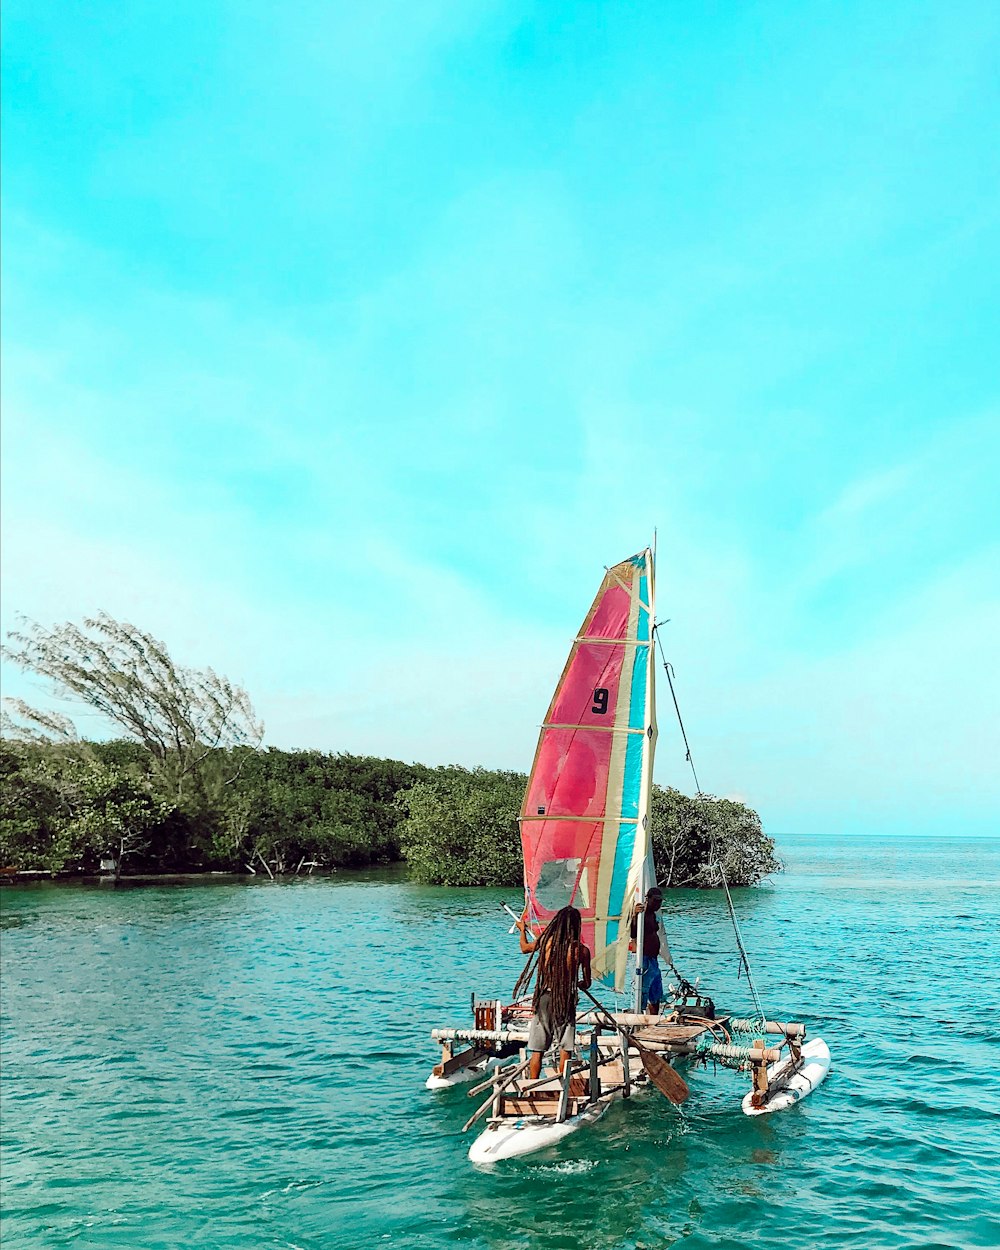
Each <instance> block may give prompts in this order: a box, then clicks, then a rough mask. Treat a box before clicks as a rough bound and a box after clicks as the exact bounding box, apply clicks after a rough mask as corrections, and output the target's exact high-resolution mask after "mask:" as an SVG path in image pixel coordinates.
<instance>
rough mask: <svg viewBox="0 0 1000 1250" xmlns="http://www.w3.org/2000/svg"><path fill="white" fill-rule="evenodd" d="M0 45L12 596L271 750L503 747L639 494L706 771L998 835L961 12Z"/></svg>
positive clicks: (187, 10) (894, 820) (452, 754)
mask: <svg viewBox="0 0 1000 1250" xmlns="http://www.w3.org/2000/svg"><path fill="white" fill-rule="evenodd" d="M4 42H5V66H4V87H3V90H4V113H5V120H4V126H5V133H4V149H3V159H4V192H5V211H4V222H3V225H4V236H5V237H4V251H3V257H4V313H5V316H4V370H3V388H4V395H3V400H4V403H3V439H4V480H3V507H4V531H3V541H4V561H3V578H4V585H3V589H4V594H3V614H4V625H5V626H6V627H9V626H10V625H11V624H12V623H13V621H14V618H15V615H16V614H17V613H18V612H21V613H26V614H27V615H29V616H31V617H33V618H35V619H38V620H40V621H43V622H45V623H54V622H56V621H61V620H66V619H79V618H80V617H82V616H83V615H84V614H86V613H89V612H92V611H94V610H96V609H99V608H104V609H106V610H108V611H109V612H111V613H112V614H113V615H116V616H119V617H123V618H126V619H129V620H133V621H134V622H135V623H137V624H139V625H141V626H143V627H144V628H146V629H149V630H151V631H152V632H154V633H155V634H157V635H158V636H160V637H162V638H164V639H165V640H166V642H167V644H168V646H169V647H170V649H171V651H172V652H173V654H174V656H175V658H177V659H178V660H180V661H182V662H185V663H190V664H199V665H200V664H212V665H213V666H215V667H216V668H217V669H219V670H220V671H222V672H225V673H226V674H228V675H229V676H231V677H233V678H236V679H239V680H241V681H243V682H244V683H245V685H246V686H247V688H248V689H249V691H250V692H251V694H252V696H253V698H254V701H255V703H256V705H257V707H258V709H259V711H260V712H261V714H262V715H263V717H264V718H265V720H266V723H267V727H268V730H267V741H269V742H270V743H273V744H275V745H278V746H288V747H291V746H310V747H319V748H323V749H327V750H348V751H356V752H371V753H375V754H379V755H394V756H399V757H402V758H406V759H412V758H417V759H421V760H425V761H427V762H430V763H437V762H450V761H455V762H460V763H465V764H474V763H483V764H486V765H495V766H511V767H519V768H526V767H527V766H528V764H529V762H530V760H531V756H532V753H533V750H534V744H535V736H536V732H537V725H538V722H539V720H540V719H541V716H542V714H543V712H544V709H545V706H546V704H547V701H548V698H549V694H550V691H551V687H552V684H553V683H554V681H555V678H556V676H557V675H558V672H559V670H560V668H561V666H562V662H563V659H564V656H565V652H566V649H567V646H568V643H569V640H570V638H571V636H572V635H573V632H574V631H575V629H576V627H577V625H578V624H579V621H580V619H581V617H582V616H583V613H584V611H585V609H586V607H587V605H588V604H589V602H590V599H591V597H592V595H593V593H594V591H595V589H596V584H597V581H598V580H599V577H600V575H601V573H602V566H603V565H604V564H607V563H613V562H615V561H616V560H619V559H621V558H622V557H624V556H626V555H628V554H630V553H632V552H633V551H635V550H637V549H638V548H640V547H642V546H643V545H644V544H645V543H646V541H647V540H648V538H649V536H650V535H651V533H652V530H653V527H654V526H658V527H659V555H660V566H659V571H660V579H659V604H658V607H659V615H660V616H661V617H669V618H670V624H669V625H668V626H666V628H665V630H664V635H663V636H664V640H665V643H666V648H667V651H668V654H669V656H670V658H671V659H672V660H673V662H674V665H675V667H676V670H677V676H678V691H679V695H680V699H681V706H682V709H683V710H684V712H685V718H686V722H687V727H688V731H689V734H690V737H691V740H692V747H693V749H694V753H695V760H696V762H697V764H698V767H699V774H700V777H701V780H702V783H703V784H704V785H705V786H706V788H708V789H710V790H712V791H714V792H716V793H720V794H731V795H738V796H741V797H745V798H746V799H747V800H748V801H749V802H750V803H752V804H753V805H754V806H756V807H757V808H758V810H759V811H760V812H761V814H762V816H763V818H764V820H765V824H766V825H767V827H768V828H769V829H771V830H772V831H773V832H776V833H781V832H792V831H794V832H804V833H808V832H815V833H820V834H831V833H838V832H854V833H861V832H873V833H895V832H911V833H921V834H927V833H936V832H942V833H961V832H968V833H986V832H990V831H994V832H995V831H997V830H998V828H1000V821H998V809H1000V800H998V788H1000V787H998V784H997V776H996V774H997V756H998V749H997V748H998V737H1000V735H998V732H997V708H998V707H1000V678H998V662H997V661H998V641H997V640H998V637H1000V523H998V504H997V497H998V489H997V479H998V464H1000V402H998V391H1000V384H998V357H1000V351H998V343H1000V324H998V323H1000V318H998V315H997V306H998V300H997V286H998V261H1000V245H998V229H997V226H998V217H1000V207H998V205H1000V199H998V189H1000V176H998V175H1000V160H998V151H1000V144H998V133H1000V129H998V122H1000V99H998V95H1000V92H998V81H1000V79H998V75H997V64H998V55H1000V5H997V4H995V3H993V2H992V0H988V2H983V3H974V2H965V0H949V2H948V3H943V2H942V3H920V2H918V0H912V2H907V3H894V2H892V0H888V2H881V3H878V4H872V3H864V4H862V3H853V2H851V0H839V2H838V3H808V2H806V3H792V2H790V0H789V2H785V3H737V2H736V0H731V2H729V3H709V2H706V3H683V4H682V3H679V2H669V0H663V2H662V3H656V4H653V3H647V4H626V3H617V4H612V3H603V4H599V3H586V2H584V0H576V2H575V3H572V4H563V3H555V2H552V0H550V2H548V3H544V4H543V3H517V2H509V3H477V2H476V0H427V2H426V3H422V4H412V3H406V4H404V3H388V2H387V0H367V2H366V3H365V4H364V5H356V4H350V5H348V4H336V3H322V4H319V3H309V2H306V0H299V2H298V3H295V4H292V5H279V4H274V3H271V4H263V3H256V2H255V0H241V2H240V3H238V4H235V3H225V2H220V3H218V4H214V5H212V4H208V5H206V4H204V3H199V4H194V3H186V2H185V0H172V2H171V3H169V4H162V5H152V4H143V5H140V4H125V5H123V4H120V3H119V4H111V3H102V2H96V3H92V4H88V5H69V4H56V3H52V2H51V0H30V2H29V0H8V2H7V4H6V5H5V18H4ZM7 678H8V679H7V682H6V689H7V691H8V692H9V693H27V694H28V695H29V697H34V695H35V693H36V692H34V691H32V690H31V689H30V688H29V687H26V686H25V683H24V681H23V679H21V678H20V677H19V676H17V675H11V674H8V675H7ZM665 700H666V695H665V692H664V694H663V696H662V697H661V721H662V736H661V749H660V753H659V758H658V764H657V776H658V779H659V780H660V781H662V782H664V783H673V784H678V785H680V786H682V787H684V788H689V787H688V781H689V777H688V775H687V774H686V772H685V768H686V766H685V764H684V759H683V752H682V751H681V750H680V749H679V746H678V740H677V734H676V731H675V729H674V727H673V725H672V724H671V722H670V720H669V719H668V716H667V702H666V701H665ZM81 727H82V728H84V729H85V730H88V731H90V732H98V730H99V727H98V726H97V725H91V724H88V723H87V722H86V721H81Z"/></svg>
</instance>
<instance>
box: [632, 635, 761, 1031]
mask: <svg viewBox="0 0 1000 1250" xmlns="http://www.w3.org/2000/svg"><path fill="white" fill-rule="evenodd" d="M653 634H654V636H655V638H656V645H657V646H658V647H659V649H660V659H661V660H662V661H663V671H664V672H665V673H666V674H667V684H668V685H669V686H670V697H671V698H672V699H673V701H674V711H675V712H676V713H677V723H678V725H680V728H681V737H682V738H683V739H684V749H685V751H686V756H685V758H686V759H687V762H688V763H689V764H690V765H691V775H692V777H694V784H695V786H696V788H697V796H696V797H697V799H698V801H699V802H700V803H702V804H704V791H703V790H702V788H701V782H700V781H699V780H698V773H697V771H696V769H695V766H694V760H693V759H692V758H691V744H690V743H689V742H688V737H687V731H686V730H685V728H684V721H683V720H682V718H681V709H680V704H679V703H678V702H677V692H676V691H675V690H674V669H673V665H672V664H671V663H670V662H669V661H668V660H667V657H666V655H665V654H664V651H663V643H662V641H661V640H660V627H659V625H655V626H654V627H653ZM708 838H709V849H710V851H711V856H712V858H711V860H710V861H709V866H710V867H711V864H712V862H714V863H715V866H716V867H717V868H718V870H719V878H720V879H721V881H722V888H723V889H724V890H725V892H726V905H727V906H728V908H729V919H730V920H731V921H732V923H733V933H734V934H735V935H736V946H737V949H738V950H739V953H740V962H741V965H742V967H743V969H744V970H745V971H746V974H747V985H748V986H749V987H750V996H751V997H752V998H753V1005H754V1007H756V1009H757V1015H758V1016H759V1017H760V1019H761V1021H764V1020H766V1019H767V1017H766V1015H765V1014H764V1008H763V1006H762V1005H761V1001H760V997H759V995H758V994H757V987H756V986H755V985H754V982H753V974H752V973H751V971H750V958H749V956H748V955H747V948H746V946H745V945H744V944H743V934H742V933H741V932H740V925H739V921H738V920H737V919H736V908H735V907H734V906H733V896H732V895H731V894H730V892H729V882H728V881H727V880H726V870H725V869H724V868H723V866H722V857H721V856H720V854H719V849H718V846H717V844H716V841H715V834H714V832H713V831H712V826H711V825H709V826H708Z"/></svg>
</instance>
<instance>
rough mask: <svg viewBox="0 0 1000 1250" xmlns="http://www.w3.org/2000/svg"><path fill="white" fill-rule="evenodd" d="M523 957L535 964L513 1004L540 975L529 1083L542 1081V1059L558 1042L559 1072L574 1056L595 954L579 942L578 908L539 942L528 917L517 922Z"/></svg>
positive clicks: (527, 968)
mask: <svg viewBox="0 0 1000 1250" xmlns="http://www.w3.org/2000/svg"><path fill="white" fill-rule="evenodd" d="M517 927H518V929H519V931H520V934H521V953H522V954H524V955H531V956H532V958H531V959H529V960H528V962H527V963H526V964H525V965H524V971H523V972H522V973H521V975H520V976H519V977H518V979H517V984H516V985H515V986H514V998H515V999H516V998H518V997H519V995H521V994H523V993H524V991H525V990H526V989H527V988H528V986H529V985H530V983H531V975H532V973H533V972H535V971H536V970H537V976H536V978H535V992H534V995H533V996H532V999H531V1007H532V1011H533V1012H534V1014H533V1015H532V1017H531V1025H530V1027H529V1029H528V1052H529V1054H530V1056H531V1059H530V1063H529V1066H528V1077H529V1079H530V1080H537V1079H538V1076H539V1074H540V1073H541V1070H542V1058H543V1056H544V1055H545V1052H546V1051H547V1050H548V1049H549V1047H550V1046H551V1045H552V1042H553V1041H554V1040H556V1039H558V1041H559V1071H560V1072H562V1070H563V1068H565V1066H566V1064H567V1063H568V1061H569V1059H570V1058H571V1056H572V1054H573V1046H574V1044H575V1042H576V992H577V989H578V988H581V989H585V990H587V989H590V981H591V978H590V951H589V949H588V948H587V946H586V945H584V943H583V942H581V941H580V931H581V919H580V913H579V912H578V911H577V909H576V908H575V907H564V908H563V909H562V910H561V911H557V912H556V914H555V915H554V916H553V917H552V919H551V920H550V921H549V923H548V925H547V926H546V927H545V929H544V931H543V932H542V934H541V935H540V936H539V937H538V938H533V937H531V936H530V934H529V933H528V931H527V929H528V925H527V920H526V918H525V916H522V917H521V919H520V920H519V921H518V922H517Z"/></svg>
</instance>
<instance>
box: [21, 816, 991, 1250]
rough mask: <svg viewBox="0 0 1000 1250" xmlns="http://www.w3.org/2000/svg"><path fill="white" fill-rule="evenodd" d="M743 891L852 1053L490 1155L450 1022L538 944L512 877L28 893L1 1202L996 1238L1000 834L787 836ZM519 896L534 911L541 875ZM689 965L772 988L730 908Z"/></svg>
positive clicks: (299, 1249) (84, 1212)
mask: <svg viewBox="0 0 1000 1250" xmlns="http://www.w3.org/2000/svg"><path fill="white" fill-rule="evenodd" d="M779 849H780V850H781V853H782V854H783V856H784V858H785V860H786V862H787V865H788V871H787V872H786V873H785V874H784V875H783V876H782V877H780V878H778V879H776V880H775V881H774V882H773V883H772V884H771V885H769V886H766V887H764V888H761V889H757V890H746V891H739V892H737V895H736V898H737V906H738V908H739V909H740V912H741V919H742V927H743V932H744V937H745V939H746V941H747V945H748V947H749V950H750V954H751V959H752V961H753V963H754V966H755V972H756V978H757V981H758V984H759V988H760V990H761V992H762V996H763V998H764V1001H765V1005H766V1006H767V1007H768V1009H769V1011H770V1012H771V1013H773V1014H774V1015H776V1016H777V1017H778V1018H785V1017H791V1018H795V1019H804V1020H806V1022H807V1023H808V1024H809V1026H810V1030H811V1031H812V1032H813V1033H819V1034H821V1035H822V1036H823V1037H825V1038H826V1039H827V1041H828V1042H829V1044H830V1047H831V1050H832V1052H833V1060H834V1069H833V1071H832V1072H831V1075H830V1076H829V1077H828V1079H827V1081H826V1083H825V1084H824V1085H823V1086H822V1087H821V1088H820V1089H819V1090H818V1091H817V1092H816V1093H815V1094H814V1095H813V1096H811V1097H810V1098H808V1099H806V1100H805V1101H804V1102H803V1103H801V1104H800V1105H799V1106H797V1107H795V1108H793V1109H792V1110H789V1111H787V1112H784V1113H781V1114H778V1115H773V1116H768V1117H762V1118H760V1119H748V1118H747V1117H745V1116H743V1115H742V1114H741V1112H740V1108H739V1099H740V1096H741V1095H742V1093H743V1092H744V1089H745V1088H746V1086H745V1084H744V1083H743V1080H742V1078H740V1077H739V1076H738V1075H737V1074H735V1073H732V1072H728V1071H722V1070H720V1071H719V1073H718V1074H717V1076H713V1073H712V1071H711V1069H709V1070H708V1071H707V1072H705V1071H697V1072H694V1073H692V1074H690V1075H689V1080H690V1084H691V1086H692V1098H691V1100H690V1101H689V1102H688V1103H687V1104H686V1106H685V1108H684V1109H683V1111H682V1112H678V1111H677V1110H676V1109H675V1108H673V1107H672V1106H671V1105H669V1104H668V1103H666V1102H664V1101H662V1100H661V1099H660V1098H659V1097H658V1096H657V1095H656V1094H655V1093H653V1092H651V1093H648V1094H646V1095H644V1096H643V1097H642V1098H637V1099H633V1100H631V1102H629V1103H627V1104H618V1105H616V1106H615V1107H613V1108H612V1109H611V1111H610V1112H609V1113H608V1114H607V1115H606V1116H605V1117H604V1119H603V1120H602V1121H601V1122H600V1123H599V1124H598V1125H597V1126H596V1127H595V1128H593V1129H591V1130H590V1131H588V1132H584V1133H579V1134H577V1135H575V1136H574V1137H573V1138H571V1139H569V1140H568V1141H567V1142H564V1143H563V1144H562V1145H561V1146H560V1147H558V1148H557V1149H554V1150H552V1151H550V1152H548V1153H545V1154H540V1155H537V1156H534V1157H531V1158H528V1159H524V1160H517V1161H512V1162H509V1163H507V1164H504V1165H500V1166H498V1167H496V1168H495V1169H493V1170H492V1171H479V1170H476V1169H474V1168H473V1167H472V1166H471V1165H470V1164H469V1163H468V1161H467V1159H466V1150H467V1147H468V1142H469V1139H468V1138H466V1137H463V1136H462V1134H461V1132H460V1129H461V1125H462V1123H463V1122H464V1120H465V1119H466V1118H467V1116H468V1115H469V1113H470V1109H471V1108H472V1106H473V1105H474V1104H473V1103H472V1102H470V1100H469V1099H468V1098H467V1097H466V1093H465V1090H464V1089H462V1088H459V1089H456V1090H450V1091H447V1092H445V1093H443V1094H430V1093H428V1092H427V1091H425V1090H424V1088H423V1080H424V1077H425V1076H426V1074H427V1071H428V1069H429V1068H430V1066H431V1064H432V1063H433V1062H434V1061H435V1058H436V1051H435V1048H434V1047H433V1045H432V1044H431V1042H430V1039H429V1036H428V1034H429V1031H430V1029H431V1028H432V1027H433V1026H435V1025H438V1024H443V1023H464V1022H465V1021H467V1020H468V1017H469V1008H468V1001H469V993H470V991H471V990H472V989H473V988H476V989H478V990H479V991H480V993H482V994H488V993H490V994H492V993H495V994H498V995H501V994H506V993H507V992H508V991H509V990H510V987H511V984H512V982H513V980H514V978H515V976H516V973H517V971H518V969H519V968H520V965H521V957H520V956H519V955H518V953H517V951H516V946H515V945H514V944H513V939H510V938H508V936H507V930H506V924H505V923H504V918H503V916H502V915H501V913H500V912H499V910H498V907H497V903H498V901H499V899H500V898H502V897H505V895H504V894H502V893H501V892H496V891H482V890H437V889H427V888H421V887H417V886H413V885H409V884H407V883H406V882H405V880H403V879H401V878H400V877H398V875H389V876H386V875H382V876H378V875H375V874H372V875H370V876H367V877H366V876H358V875H346V874H345V875H342V876H339V877H335V878H333V879H332V880H323V881H319V880H312V881H301V882H296V883H293V884H287V885H276V886H275V885H271V884H270V883H266V884H265V883H255V884H253V885H250V886H246V885H238V884H198V885H182V886H166V887H163V886H156V887H144V888H141V889H140V888H131V889H120V890H118V891H115V890H112V889H107V888H101V887H96V886H91V887H81V886H51V885H44V886H35V887H24V888H22V887H16V888H11V889H5V890H4V891H2V892H0V909H2V922H3V931H2V938H0V951H2V974H3V981H2V1036H0V1053H2V1063H3V1094H2V1117H0V1126H2V1149H3V1157H2V1173H0V1175H2V1198H3V1206H2V1211H3V1215H2V1219H3V1246H4V1250H14V1247H30V1248H31V1250H40V1248H42V1247H45V1248H46V1250H47V1248H48V1247H57V1246H79V1247H100V1248H102V1250H103V1248H105V1247H107V1248H109V1250H110V1248H112V1247H124V1246H128V1247H141V1248H143V1250H158V1248H160V1247H164V1248H166V1247H170V1248H174V1247H185V1248H190V1250H194V1248H195V1247H206V1248H208V1247H211V1248H220V1250H221V1248H223V1247H226V1248H228V1247H240V1248H241V1250H257V1248H258V1247H260V1248H262V1247H287V1248H292V1250H334V1248H339V1247H379V1246H393V1247H408V1248H409V1247H438V1246H440V1247H452V1246H464V1247H477V1248H482V1250H487V1248H489V1250H515V1248H518V1250H520V1248H526V1247H533V1248H534V1247H537V1248H539V1250H542V1248H546V1250H547V1248H549V1247H576V1246H579V1247H587V1248H588V1250H590V1248H594V1250H596V1248H601V1250H612V1248H614V1250H617V1248H619V1247H666V1246H681V1247H685V1248H688V1250H692V1248H694V1247H709V1246H712V1247H749V1246H753V1247H761V1248H767V1247H775V1248H777V1247H782V1250H788V1247H792V1248H798V1247H814V1246H824V1247H826V1246H829V1247H864V1248H871V1250H882V1248H894V1247H913V1248H915V1247H924V1248H925V1250H930V1247H953V1248H955V1250H963V1248H965V1247H996V1246H1000V1216H998V1215H997V1211H996V1208H997V1207H998V1206H1000V1202H998V1199H1000V975H998V971H1000V969H998V964H1000V959H998V956H1000V842H998V841H984V840H980V841H975V842H972V841H962V840H960V839H954V840H952V839H948V840H945V839H941V840H926V839H914V840H904V839H896V840H891V841H871V842H866V841H863V840H860V839H850V840H843V841H840V842H836V843H831V842H822V843H821V842H819V841H815V840H810V839H806V838H800V839H787V840H785V841H784V843H783V844H782V845H781V846H780V848H779ZM509 901H511V902H514V901H516V900H515V899H514V896H513V894H510V895H509ZM667 918H668V930H669V932H670V934H671V938H672V945H673V948H674V955H675V959H676V962H677V963H678V965H679V966H680V967H681V968H682V970H684V971H685V972H686V973H688V975H690V976H692V977H693V975H694V974H695V973H696V972H697V973H700V974H701V976H702V977H703V979H704V981H705V983H706V984H707V986H708V987H709V988H710V989H711V990H712V991H713V992H714V994H715V997H716V999H717V1001H719V1002H720V1004H722V1005H724V1006H726V1007H728V1008H731V1009H732V1008H735V1009H737V1010H740V1011H742V1010H744V1009H745V1008H746V1007H747V1006H748V1003H747V998H746V993H745V985H744V983H743V982H741V981H737V979H736V960H735V958H734V957H733V946H732V941H731V936H730V930H729V927H728V919H727V917H726V914H725V910H724V905H723V902H722V900H721V899H720V898H719V897H718V896H717V895H715V894H705V893H697V892H691V891H684V892H672V893H671V894H670V895H669V896H668V902H667Z"/></svg>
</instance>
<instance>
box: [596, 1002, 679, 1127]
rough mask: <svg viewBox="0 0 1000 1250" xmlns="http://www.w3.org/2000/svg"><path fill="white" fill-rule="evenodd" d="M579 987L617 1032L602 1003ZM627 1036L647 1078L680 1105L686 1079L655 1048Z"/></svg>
mask: <svg viewBox="0 0 1000 1250" xmlns="http://www.w3.org/2000/svg"><path fill="white" fill-rule="evenodd" d="M580 988H581V989H582V990H583V992H584V993H585V994H586V995H587V997H588V998H589V999H590V1001H591V1002H592V1003H593V1004H594V1006H595V1007H596V1008H597V1010H598V1011H599V1012H600V1013H601V1015H602V1016H603V1017H604V1019H605V1021H606V1022H607V1023H608V1024H610V1025H611V1027H612V1028H613V1029H614V1030H615V1032H616V1033H617V1032H619V1028H618V1023H617V1021H616V1020H615V1018H614V1016H613V1015H612V1014H611V1013H610V1012H609V1011H608V1009H607V1008H606V1007H605V1006H604V1004H603V1003H600V1002H598V1001H597V999H596V998H595V997H594V996H593V994H591V992H590V990H586V989H583V986H582V985H581V986H580ZM622 1031H623V1032H624V1030H622ZM627 1037H628V1041H629V1044H630V1045H631V1046H634V1047H635V1048H636V1050H637V1051H638V1052H639V1058H640V1059H641V1060H642V1066H643V1067H644V1068H645V1069H646V1075H647V1076H648V1077H649V1079H650V1080H651V1081H652V1082H653V1084H654V1085H655V1086H656V1088H657V1089H658V1090H659V1091H660V1093H661V1094H662V1095H663V1097H664V1098H667V1099H669V1100H670V1101H671V1102H672V1103H674V1104H675V1105H676V1106H680V1104H681V1103H682V1102H684V1101H685V1100H686V1099H687V1098H689V1097H690V1094H691V1091H690V1089H688V1084H687V1081H685V1080H684V1078H683V1077H682V1076H681V1074H680V1073H679V1072H678V1071H677V1070H676V1069H675V1068H673V1067H671V1065H670V1064H669V1063H667V1061H666V1059H664V1058H663V1056H662V1055H658V1054H657V1053H656V1051H655V1050H647V1048H646V1047H645V1046H643V1045H642V1044H641V1043H640V1042H638V1041H636V1039H635V1038H634V1037H633V1036H632V1034H631V1033H629V1034H627Z"/></svg>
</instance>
